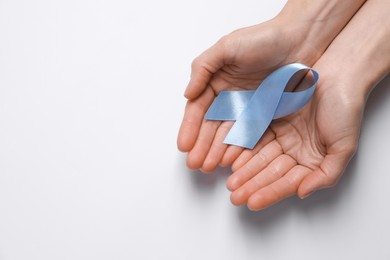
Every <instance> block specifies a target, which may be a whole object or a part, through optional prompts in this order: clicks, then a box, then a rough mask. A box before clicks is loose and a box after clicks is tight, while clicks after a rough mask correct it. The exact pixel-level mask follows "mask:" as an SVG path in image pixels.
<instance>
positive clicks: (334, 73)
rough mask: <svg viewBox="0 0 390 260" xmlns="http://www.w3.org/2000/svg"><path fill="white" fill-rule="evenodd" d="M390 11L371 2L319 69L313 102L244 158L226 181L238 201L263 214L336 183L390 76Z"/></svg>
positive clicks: (280, 122)
mask: <svg viewBox="0 0 390 260" xmlns="http://www.w3.org/2000/svg"><path fill="white" fill-rule="evenodd" d="M388 10H390V3H389V2H386V1H379V0H378V1H369V2H367V3H366V4H365V5H364V6H363V7H362V8H361V10H360V11H359V12H358V13H357V14H356V15H355V16H354V18H353V19H352V21H351V22H349V24H348V25H347V27H346V28H345V29H344V30H343V31H342V32H341V33H340V34H339V36H338V37H337V38H336V39H335V40H334V41H333V43H332V44H331V46H330V47H329V48H328V50H327V51H326V52H325V53H324V54H323V56H322V57H321V58H320V60H319V61H318V62H317V63H316V64H315V65H314V69H316V70H317V71H318V72H319V73H320V75H321V80H320V82H319V85H318V89H317V90H316V92H315V95H314V97H313V98H312V100H311V101H310V103H309V104H308V105H307V106H305V107H304V108H303V109H302V110H300V111H298V112H297V113H295V114H293V115H291V116H289V117H286V118H283V119H281V120H277V121H274V122H273V123H272V124H271V126H270V130H269V133H268V135H269V137H268V138H267V140H266V141H261V142H259V144H258V145H257V146H258V147H256V149H254V150H253V151H249V150H247V151H244V152H242V153H241V154H240V156H239V157H238V158H237V160H236V161H235V163H234V165H233V171H234V173H233V174H232V175H231V176H230V177H229V179H228V181H227V187H228V188H229V189H230V190H231V191H232V195H231V201H232V203H233V204H235V205H242V204H247V206H248V207H249V209H251V210H255V211H257V210H261V209H263V208H265V207H268V206H270V205H272V204H274V203H276V202H278V201H280V200H282V199H284V198H286V197H289V196H292V195H294V194H298V195H299V196H300V197H301V198H304V197H307V196H308V195H310V194H312V193H313V192H314V191H316V190H318V189H322V188H326V187H330V186H333V185H335V184H336V183H337V181H338V180H339V178H340V177H341V175H342V173H343V171H344V169H345V167H346V166H347V164H348V162H349V160H350V159H351V157H352V156H353V154H354V151H355V150H356V147H357V144H358V137H359V131H360V127H361V119H362V115H363V111H364V107H365V103H366V100H367V97H368V95H369V93H370V91H371V90H372V89H373V87H374V86H375V85H376V84H377V83H378V81H380V80H381V79H382V78H383V77H384V76H385V75H386V74H388V73H389V72H390V45H389V44H388V39H390V29H389V28H390V27H389V26H390V18H389V16H388ZM373 28H375V30H373ZM334 64H337V66H334ZM332 65H333V66H332Z"/></svg>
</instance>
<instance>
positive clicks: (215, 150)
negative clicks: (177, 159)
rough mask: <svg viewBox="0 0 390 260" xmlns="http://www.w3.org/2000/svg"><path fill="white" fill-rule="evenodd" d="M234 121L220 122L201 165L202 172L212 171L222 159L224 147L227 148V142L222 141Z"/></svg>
mask: <svg viewBox="0 0 390 260" xmlns="http://www.w3.org/2000/svg"><path fill="white" fill-rule="evenodd" d="M233 123H234V122H232V121H226V122H223V123H221V125H220V126H219V128H218V130H217V133H216V135H215V137H214V140H213V143H212V145H211V148H210V151H209V152H208V154H207V157H206V159H205V161H204V163H203V165H202V171H203V172H210V171H213V170H214V169H215V168H216V167H217V166H218V164H219V162H220V161H221V160H222V157H223V155H224V154H225V151H226V149H227V148H228V145H227V144H224V143H223V140H224V139H225V137H226V135H227V134H228V132H229V131H230V128H231V127H232V125H233Z"/></svg>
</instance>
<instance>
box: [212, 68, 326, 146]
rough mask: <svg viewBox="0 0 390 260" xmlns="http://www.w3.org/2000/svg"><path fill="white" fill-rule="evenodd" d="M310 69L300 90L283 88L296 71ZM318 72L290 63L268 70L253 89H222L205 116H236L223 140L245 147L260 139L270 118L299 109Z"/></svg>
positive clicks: (316, 80) (218, 118)
mask: <svg viewBox="0 0 390 260" xmlns="http://www.w3.org/2000/svg"><path fill="white" fill-rule="evenodd" d="M302 70H310V71H311V72H312V73H313V76H314V83H313V84H312V86H310V87H309V88H308V89H305V90H304V91H300V92H284V90H285V88H286V87H287V84H288V82H289V80H290V79H291V78H292V76H294V75H295V74H296V73H297V72H300V71H302ZM318 78H319V76H318V73H317V72H316V71H315V70H313V69H311V68H310V67H308V66H306V65H303V64H300V63H293V64H288V65H285V66H283V67H281V68H279V69H277V70H275V71H274V72H272V73H271V74H270V75H269V76H268V77H267V78H265V79H264V81H263V82H262V83H261V84H260V86H259V87H258V88H257V90H240V91H222V92H221V93H220V94H219V95H218V96H217V97H216V98H215V100H214V102H213V103H212V104H211V106H210V108H209V110H208V111H207V113H206V116H205V119H207V120H222V121H226V120H236V122H235V123H234V125H233V127H232V128H231V129H230V131H229V133H228V135H227V136H226V138H225V140H224V143H225V144H231V145H236V146H241V147H245V148H249V149H253V147H254V146H255V145H256V144H257V142H258V141H259V140H260V138H261V137H262V135H263V134H264V132H265V131H266V130H267V128H268V126H269V124H270V123H271V121H272V119H277V118H281V117H284V116H287V115H289V114H292V113H294V112H296V111H298V110H299V109H301V108H302V107H303V106H304V105H305V104H306V103H307V102H308V101H309V100H310V98H311V97H312V95H313V93H314V89H315V87H316V85H317V82H318Z"/></svg>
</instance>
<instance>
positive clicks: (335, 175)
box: [298, 149, 354, 199]
mask: <svg viewBox="0 0 390 260" xmlns="http://www.w3.org/2000/svg"><path fill="white" fill-rule="evenodd" d="M353 154H354V149H353V150H352V149H351V150H350V151H345V152H342V153H337V154H328V155H326V156H325V158H324V160H323V162H322V163H321V165H320V167H319V168H318V169H316V170H314V171H313V172H312V173H311V174H309V175H307V176H306V177H305V178H304V179H303V180H302V183H301V184H300V185H299V189H298V196H299V197H300V198H302V199H303V198H306V197H308V196H310V195H311V194H312V193H314V192H315V191H317V190H319V189H324V188H328V187H332V186H334V185H336V184H337V182H338V180H339V179H340V177H341V175H342V174H343V172H344V170H345V168H346V167H347V165H348V162H349V161H350V159H351V158H352V156H353Z"/></svg>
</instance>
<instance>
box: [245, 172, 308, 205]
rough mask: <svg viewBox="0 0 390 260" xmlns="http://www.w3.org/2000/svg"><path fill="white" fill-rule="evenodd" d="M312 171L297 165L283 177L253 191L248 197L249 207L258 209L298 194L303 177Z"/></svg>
mask: <svg viewBox="0 0 390 260" xmlns="http://www.w3.org/2000/svg"><path fill="white" fill-rule="evenodd" d="M310 172H311V169H309V168H307V167H304V166H301V165H296V166H295V167H293V168H292V169H291V170H290V171H289V172H288V173H286V174H285V175H284V176H283V177H282V178H280V179H278V180H276V181H275V182H273V183H271V184H270V185H268V186H265V187H264V188H262V189H260V190H258V191H256V192H255V193H253V194H252V195H251V196H250V198H249V199H248V204H247V206H248V208H249V209H250V210H253V211H258V210H261V209H264V208H266V207H269V206H271V205H272V204H275V203H276V202H278V201H280V200H283V199H285V198H288V197H290V196H292V195H294V194H296V193H297V190H298V187H299V184H300V183H301V181H302V179H303V178H304V177H305V176H307V175H308V174H310Z"/></svg>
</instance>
